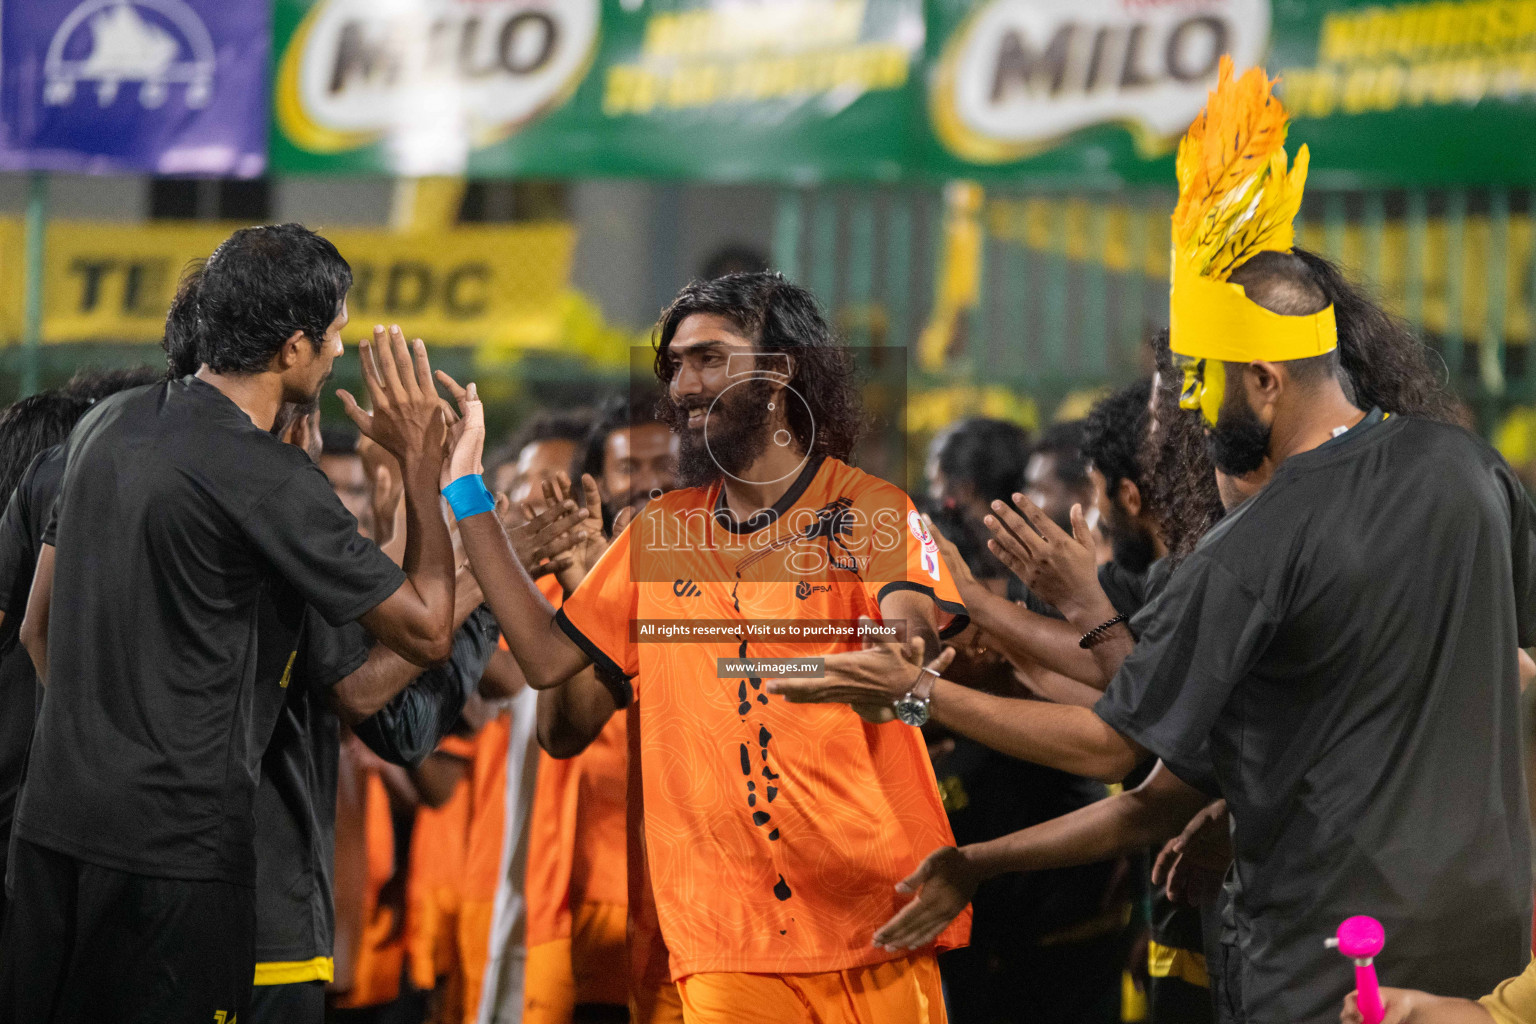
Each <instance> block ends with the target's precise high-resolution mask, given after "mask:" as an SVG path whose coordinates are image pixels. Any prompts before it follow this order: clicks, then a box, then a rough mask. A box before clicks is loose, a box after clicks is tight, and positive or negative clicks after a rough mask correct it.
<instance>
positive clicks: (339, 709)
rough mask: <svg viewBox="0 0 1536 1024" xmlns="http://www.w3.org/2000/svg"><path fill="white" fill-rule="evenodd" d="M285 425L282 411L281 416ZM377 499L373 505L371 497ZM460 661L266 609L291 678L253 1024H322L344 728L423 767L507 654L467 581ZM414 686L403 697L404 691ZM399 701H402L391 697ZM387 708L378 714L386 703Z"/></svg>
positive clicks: (308, 418) (277, 745) (269, 662)
mask: <svg viewBox="0 0 1536 1024" xmlns="http://www.w3.org/2000/svg"><path fill="white" fill-rule="evenodd" d="M279 418H280V419H282V418H283V417H282V414H280V417H279ZM318 420H319V412H318V410H313V411H309V412H308V413H304V412H303V411H302V410H297V409H296V410H295V415H294V416H293V417H292V422H291V424H290V426H289V428H288V429H287V430H286V431H279V433H282V434H283V435H284V436H285V438H286V439H287V440H288V441H289V443H290V444H294V445H296V446H297V447H299V448H300V449H301V450H304V451H306V452H308V453H309V455H310V457H311V458H313V457H314V456H315V448H316V447H317V446H316V445H315V444H312V443H311V442H312V441H317V440H318V433H319V432H318V430H316V429H315V427H316V426H317V424H318ZM365 500H366V499H365ZM458 582H459V588H458V592H457V593H456V594H455V597H454V619H455V625H456V626H457V627H458V629H457V632H456V633H455V634H454V641H453V656H452V657H451V658H449V660H448V662H447V663H446V664H444V665H440V666H434V667H433V668H430V669H428V670H427V671H426V672H424V673H423V672H420V670H419V669H418V668H417V667H416V666H414V665H412V664H411V663H410V662H408V661H406V660H405V659H403V658H401V657H400V656H399V655H397V654H395V653H394V652H393V651H390V650H389V649H388V648H387V647H385V646H383V645H382V644H379V643H376V642H375V641H374V640H373V639H372V638H371V637H369V636H368V633H367V631H366V630H364V629H363V628H362V627H361V626H359V625H357V624H356V623H348V624H347V625H343V626H339V627H336V626H332V625H330V624H329V623H327V622H326V621H325V620H324V619H323V618H322V617H321V616H320V615H319V614H318V613H317V612H315V611H314V610H313V609H306V610H305V613H304V616H303V619H302V621H301V623H300V629H299V633H298V636H297V639H295V638H294V636H293V634H292V633H291V632H290V631H289V630H287V629H285V628H284V626H283V624H282V622H281V621H278V617H277V615H276V614H275V613H276V609H275V608H274V607H272V606H270V605H269V606H268V607H266V608H264V609H263V612H264V617H263V622H262V625H261V626H259V627H258V631H259V633H260V636H261V647H262V655H261V656H262V658H263V663H264V665H265V667H264V668H259V669H258V677H259V678H277V677H280V676H281V675H282V673H283V672H285V671H288V665H289V659H292V670H291V672H290V674H289V682H288V686H287V688H286V690H287V696H286V699H285V700H284V702H283V708H282V710H281V712H279V714H278V718H277V724H276V726H275V728H274V729H273V731H272V739H271V741H270V742H269V743H268V745H267V749H266V753H265V754H263V755H262V762H261V768H262V770H261V785H260V788H259V789H258V790H257V792H256V802H255V809H256V974H255V989H254V991H253V992H252V995H251V1006H250V1010H249V1016H250V1022H251V1024H305V1022H310V1024H319V1021H320V1020H321V1019H322V1017H323V1015H324V1011H325V984H326V982H328V981H330V980H331V979H332V975H333V973H334V966H333V961H332V946H333V944H334V939H335V928H336V921H335V910H334V907H333V896H334V884H333V882H334V867H335V859H336V785H337V765H338V762H339V758H340V752H341V725H342V722H343V721H345V722H346V724H347V725H348V726H349V727H351V729H352V731H353V732H355V733H356V734H357V735H358V737H359V738H360V739H361V740H362V741H363V742H364V743H365V744H367V745H368V747H369V748H370V749H372V750H373V752H374V753H376V754H378V755H379V756H380V757H382V758H383V759H384V760H386V761H389V762H391V763H394V764H402V765H411V766H414V765H416V764H417V763H419V762H420V761H421V760H422V759H423V758H424V757H426V756H427V754H429V753H430V752H431V751H432V749H433V748H434V747H436V746H437V743H438V741H439V740H440V739H442V737H443V736H444V735H446V734H447V733H448V731H449V730H450V729H451V728H452V726H453V724H454V723H455V722H456V721H457V720H458V717H459V712H460V710H462V708H463V706H464V701H465V698H466V697H467V696H468V694H469V693H470V692H471V691H473V690H474V688H475V686H476V684H477V683H478V682H479V679H480V675H481V673H482V672H483V671H484V670H485V664H486V661H487V660H488V659H489V657H490V654H491V652H492V651H494V650H495V649H496V637H497V629H496V625H495V620H494V619H493V618H492V617H491V615H490V613H489V612H488V611H486V610H485V609H484V608H481V607H479V600H480V597H479V588H478V586H476V585H475V583H474V576H473V575H472V574H470V573H469V572H467V571H465V572H461V573H460V574H459V581H458ZM402 687H404V689H401V688H402ZM389 694H393V696H387V695H389ZM382 699H387V700H388V703H387V704H385V705H384V706H383V707H382V708H378V710H374V708H375V707H376V706H377V704H378V703H379V701H380V700H382Z"/></svg>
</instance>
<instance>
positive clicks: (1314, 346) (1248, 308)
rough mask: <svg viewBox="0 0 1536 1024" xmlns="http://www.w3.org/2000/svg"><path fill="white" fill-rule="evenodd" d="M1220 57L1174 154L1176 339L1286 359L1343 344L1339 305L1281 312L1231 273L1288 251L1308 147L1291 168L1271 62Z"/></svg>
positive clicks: (1172, 332)
mask: <svg viewBox="0 0 1536 1024" xmlns="http://www.w3.org/2000/svg"><path fill="white" fill-rule="evenodd" d="M1234 71H1235V69H1234V67H1233V64H1232V58H1231V57H1225V56H1224V57H1222V58H1221V61H1220V66H1219V69H1218V73H1217V78H1216V88H1215V89H1213V90H1212V91H1211V93H1210V96H1209V97H1208V98H1207V100H1206V106H1205V109H1204V110H1203V111H1201V112H1200V116H1199V117H1197V118H1195V121H1194V123H1193V124H1191V125H1190V126H1189V131H1188V132H1186V133H1185V134H1184V138H1183V139H1182V140H1181V141H1180V142H1179V153H1178V156H1177V158H1176V159H1175V161H1174V165H1175V171H1176V173H1177V175H1178V179H1179V202H1178V205H1177V206H1176V207H1175V208H1174V211H1173V291H1172V294H1171V295H1170V296H1169V300H1170V301H1169V311H1168V327H1169V342H1170V345H1171V347H1172V349H1173V351H1174V352H1177V353H1178V354H1179V355H1182V356H1187V357H1190V358H1194V359H1215V360H1222V361H1224V362H1229V363H1247V362H1252V361H1253V360H1255V359H1262V360H1266V361H1274V362H1284V361H1288V360H1292V359H1306V358H1308V357H1310V356H1320V355H1322V354H1323V353H1325V352H1332V351H1333V350H1334V349H1335V348H1336V347H1337V346H1338V333H1339V332H1338V326H1337V324H1336V323H1335V322H1334V315H1333V307H1332V306H1329V307H1328V308H1327V309H1324V310H1322V311H1320V312H1318V313H1313V314H1312V315H1310V316H1282V315H1280V314H1278V313H1273V312H1271V311H1269V310H1267V309H1265V308H1264V307H1262V306H1260V305H1259V304H1258V303H1256V302H1253V301H1251V300H1250V299H1249V298H1248V294H1247V293H1246V292H1244V291H1243V289H1242V288H1241V287H1240V286H1238V285H1235V284H1231V283H1229V282H1228V280H1227V277H1228V276H1229V275H1230V274H1231V273H1232V271H1233V270H1235V269H1237V268H1238V267H1240V266H1242V265H1243V264H1244V263H1246V262H1247V261H1248V260H1250V259H1252V258H1253V257H1254V256H1256V255H1258V254H1259V253H1261V252H1289V251H1290V250H1291V245H1292V240H1293V239H1294V237H1295V235H1294V229H1293V226H1292V223H1293V221H1294V220H1295V218H1296V213H1297V211H1298V210H1299V209H1300V208H1301V196H1302V192H1303V190H1304V189H1305V187H1306V182H1307V164H1308V153H1307V147H1306V146H1302V147H1301V148H1299V149H1298V150H1297V151H1296V162H1295V164H1294V165H1292V166H1291V167H1290V168H1289V169H1287V167H1286V164H1287V161H1286V155H1285V135H1286V128H1287V125H1288V123H1289V119H1288V118H1287V116H1286V113H1285V108H1284V107H1283V106H1281V105H1280V101H1279V100H1278V99H1276V98H1275V96H1274V94H1273V91H1272V90H1273V86H1274V83H1273V82H1271V81H1270V80H1269V77H1268V76H1267V75H1266V74H1265V73H1264V69H1263V68H1249V69H1248V70H1247V71H1245V72H1243V73H1242V74H1241V75H1239V76H1236V77H1234Z"/></svg>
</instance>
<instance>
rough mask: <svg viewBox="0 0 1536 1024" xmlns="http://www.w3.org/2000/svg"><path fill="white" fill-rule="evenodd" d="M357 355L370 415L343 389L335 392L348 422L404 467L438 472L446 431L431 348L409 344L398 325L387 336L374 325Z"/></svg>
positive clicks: (420, 344)
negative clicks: (427, 467) (429, 358)
mask: <svg viewBox="0 0 1536 1024" xmlns="http://www.w3.org/2000/svg"><path fill="white" fill-rule="evenodd" d="M357 354H358V362H360V363H361V364H362V367H363V384H364V385H365V386H366V387H367V388H368V401H369V406H370V408H371V411H366V410H364V409H363V408H362V407H361V406H359V405H358V404H357V399H355V398H353V397H352V394H351V392H349V391H347V390H346V389H345V388H339V389H337V391H336V394H337V396H338V397H340V398H341V405H342V408H343V409H344V410H345V411H346V414H347V418H348V419H350V420H351V421H352V422H353V423H354V424H356V425H357V429H358V430H359V431H361V432H362V433H363V434H364V435H365V436H367V437H370V438H372V439H373V440H375V441H377V442H378V443H379V444H380V445H381V446H383V447H384V449H385V450H386V451H388V452H389V453H390V454H391V455H393V456H394V457H395V458H397V459H399V460H400V463H401V465H402V466H405V467H416V466H422V465H430V467H431V468H432V471H433V473H434V474H435V473H436V472H437V467H438V462H439V461H440V460H441V458H442V447H443V438H444V436H445V434H446V429H447V428H446V425H445V424H444V423H443V417H442V411H441V407H440V405H439V399H438V397H437V389H436V388H435V387H433V386H432V366H431V364H430V363H429V362H428V361H427V346H426V345H425V344H424V343H423V342H422V340H421V339H420V338H417V339H416V340H415V341H413V342H411V343H410V344H409V345H408V344H406V340H405V334H404V333H403V332H402V331H401V330H400V327H399V325H398V324H395V325H392V326H391V327H390V328H389V331H388V332H387V333H386V332H385V330H384V328H383V327H375V328H374V329H373V340H372V341H371V342H370V341H369V340H368V339H366V338H365V339H363V340H362V341H361V342H359V343H358V346H357Z"/></svg>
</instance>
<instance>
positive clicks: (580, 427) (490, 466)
mask: <svg viewBox="0 0 1536 1024" xmlns="http://www.w3.org/2000/svg"><path fill="white" fill-rule="evenodd" d="M591 429H592V410H590V409H572V410H570V411H568V412H552V411H540V412H536V413H534V414H533V416H531V417H530V418H529V419H528V421H527V422H526V423H524V424H523V425H522V426H521V427H519V428H518V430H517V432H516V433H514V434H513V435H512V438H511V439H510V440H509V441H508V442H507V443H506V444H504V445H502V446H501V447H500V448H497V449H496V450H495V451H493V452H491V453H490V454H489V455H487V456H486V458H485V475H486V478H487V479H486V483H487V485H488V486H489V487H490V489H491V491H492V492H493V493H495V494H507V495H512V500H513V501H514V502H516V501H520V500H522V499H519V498H518V497H517V496H516V495H513V491H515V490H517V489H518V488H519V487H520V486H522V485H525V484H527V483H529V482H530V480H531V481H532V483H533V486H532V488H531V489H530V490H528V491H526V495H527V497H532V498H538V497H539V494H540V487H542V486H543V482H544V479H545V478H546V477H553V476H554V474H555V473H557V472H566V471H569V469H570V466H571V464H572V462H574V461H575V458H576V453H577V451H578V450H580V448H581V446H582V445H584V444H585V443H586V440H587V434H588V432H589V431H590V430H591ZM536 465H537V467H539V468H537V470H535V466H536ZM533 478H536V479H533Z"/></svg>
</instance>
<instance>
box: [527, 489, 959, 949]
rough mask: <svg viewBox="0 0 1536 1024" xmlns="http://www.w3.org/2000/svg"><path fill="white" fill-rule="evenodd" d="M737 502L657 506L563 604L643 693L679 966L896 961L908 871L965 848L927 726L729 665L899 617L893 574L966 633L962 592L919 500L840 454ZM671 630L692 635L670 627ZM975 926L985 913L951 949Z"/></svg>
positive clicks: (942, 944) (593, 648) (655, 815)
mask: <svg viewBox="0 0 1536 1024" xmlns="http://www.w3.org/2000/svg"><path fill="white" fill-rule="evenodd" d="M723 497H724V496H723V494H722V493H721V488H720V486H719V485H718V484H716V485H714V486H712V487H709V488H687V489H683V490H677V491H672V492H670V493H669V494H666V495H664V496H662V497H660V498H657V499H655V500H653V501H652V502H651V503H650V504H649V505H647V506H646V509H645V511H644V512H643V513H642V514H641V515H640V516H639V517H637V518H636V520H635V522H634V523H632V524H631V525H630V527H629V528H628V529H627V530H626V531H625V532H624V533H623V534H622V535H620V536H619V537H618V538H617V539H616V540H615V542H614V543H613V545H612V546H611V547H610V548H609V550H608V551H607V552H606V553H605V554H604V556H603V558H602V559H601V560H600V561H599V562H598V564H597V566H596V567H595V568H594V569H593V570H592V572H591V573H590V574H589V575H588V577H587V578H586V580H585V581H583V583H582V584H581V586H580V587H578V588H577V589H576V591H575V593H574V594H572V595H571V597H570V598H569V599H568V600H567V601H566V602H565V604H564V606H563V608H562V609H561V610H560V611H559V612H558V613H557V621H558V622H559V623H560V625H561V628H562V629H564V630H565V631H566V633H567V635H569V636H570V637H571V638H572V640H573V641H574V642H575V643H577V644H578V645H579V646H581V647H582V649H583V650H585V651H586V652H587V653H588V654H589V656H591V657H593V659H594V661H596V662H597V663H598V664H599V669H600V671H601V672H602V673H603V674H605V675H606V676H608V677H609V678H616V677H617V676H619V675H622V676H624V677H627V678H628V679H629V680H631V682H628V683H624V684H622V685H618V684H615V685H617V687H618V689H620V690H621V691H623V692H621V693H619V697H620V698H621V700H623V701H627V699H628V697H629V695H630V692H631V691H630V687H631V686H635V687H638V691H637V692H638V704H639V708H640V724H641V728H640V742H639V749H640V758H641V761H640V768H641V772H640V774H641V782H642V787H643V800H644V821H645V839H644V841H645V847H646V850H647V853H648V857H647V861H648V868H649V872H650V876H651V883H652V889H653V892H654V897H655V904H656V912H657V917H658V919H659V921H660V925H661V933H662V936H663V938H664V939H665V942H666V947H667V949H668V950H669V951H670V953H671V972H672V977H673V978H674V979H678V978H682V977H685V976H687V975H689V974H693V973H696V972H701V971H735V972H755V973H769V974H779V973H802V972H819V971H836V970H843V969H847V968H850V967H855V966H859V965H865V964H873V963H879V962H881V961H885V960H890V959H894V958H896V954H892V953H888V952H886V951H884V950H880V949H876V948H875V947H874V946H873V945H871V937H872V936H873V934H874V931H875V929H876V928H877V927H878V926H880V925H881V924H883V923H885V921H886V920H888V919H889V918H890V917H891V915H892V914H894V913H895V912H896V911H897V910H898V909H899V908H900V907H901V906H902V905H903V904H904V903H905V899H903V898H900V897H898V895H897V893H896V892H895V888H894V887H895V884H896V883H897V882H898V881H900V880H901V879H902V878H904V877H905V876H906V875H907V874H909V873H910V872H911V871H912V869H913V868H915V867H916V866H917V864H918V862H919V861H921V860H922V858H923V857H925V856H927V855H928V854H929V853H930V852H932V851H933V850H934V849H935V848H937V847H940V846H944V845H949V844H952V843H953V842H954V838H953V836H952V834H951V833H950V830H949V825H948V822H947V820H946V818H945V814H944V810H943V807H942V805H941V804H940V802H939V794H938V787H937V785H936V784H935V782H934V777H933V770H932V768H931V766H930V765H929V761H928V754H927V751H926V748H925V747H924V744H923V740H922V736H921V735H920V733H919V732H918V730H916V729H913V728H910V727H909V726H906V725H903V724H901V723H899V722H888V723H886V724H884V725H871V724H869V723H867V722H865V721H864V720H863V719H861V718H859V716H858V715H857V714H855V713H854V712H853V711H852V710H851V709H850V708H848V707H845V706H841V705H806V704H790V703H788V702H787V701H785V700H784V699H782V698H780V697H773V696H769V695H768V693H767V691H766V689H765V687H764V679H763V678H760V677H757V676H753V675H750V674H743V673H742V672H741V671H739V669H740V668H741V666H739V665H735V666H733V665H731V664H729V662H730V661H732V660H736V659H750V658H806V657H817V656H820V655H825V654H828V653H832V652H836V651H845V650H852V649H856V648H857V647H858V646H859V642H858V640H857V639H856V638H855V637H853V636H852V635H849V634H847V633H846V628H847V626H848V625H849V624H851V623H852V622H853V621H854V620H856V619H858V618H859V616H861V615H863V616H868V617H870V618H872V619H874V620H876V621H877V622H878V621H881V616H880V611H879V604H880V600H881V599H882V598H883V597H884V596H885V595H886V594H888V593H890V592H891V591H892V590H898V589H906V590H915V591H918V592H920V593H922V594H925V595H927V596H928V597H930V598H931V599H932V600H933V601H934V603H935V605H936V609H935V610H936V612H937V619H938V625H939V627H940V630H941V633H943V634H952V633H954V632H958V631H959V630H960V629H962V628H964V626H965V623H966V616H965V609H964V606H963V605H962V604H961V603H960V599H959V595H958V593H957V591H956V590H955V587H954V582H953V580H952V579H951V577H950V575H949V572H948V570H947V569H946V568H945V567H944V565H943V562H942V560H941V559H940V557H939V555H938V550H937V547H936V546H935V544H934V542H933V539H932V538H931V537H930V536H929V535H928V533H927V531H926V529H924V527H923V525H922V522H921V520H920V519H919V518H918V517H917V514H916V512H915V511H914V510H913V508H912V505H911V502H910V501H909V500H908V498H907V496H906V495H905V494H903V493H902V492H901V491H900V490H899V489H897V488H895V487H893V486H892V485H890V484H887V483H885V482H884V481H882V480H879V479H878V478H876V477H873V476H870V475H869V474H867V473H864V472H862V471H860V470H858V469H855V468H853V467H851V466H849V465H847V464H845V463H843V462H841V461H839V460H836V459H831V458H825V459H818V460H813V461H810V462H809V463H808V464H807V466H806V467H805V469H804V470H803V471H802V472H801V473H800V475H799V477H798V478H797V479H796V481H795V482H794V483H793V484H792V486H791V487H790V489H789V490H788V491H787V492H786V493H785V494H784V496H783V497H782V498H781V499H780V500H779V502H778V503H776V505H775V506H774V507H773V508H772V509H769V510H765V511H764V512H762V513H759V514H758V515H756V516H754V517H753V518H752V519H750V520H748V521H747V522H746V523H735V522H733V521H732V520H731V518H730V517H729V514H728V513H725V512H722V511H721V509H722V508H723ZM668 624H671V625H674V626H676V627H678V628H686V629H687V630H688V632H687V633H686V634H683V635H681V636H680V637H679V636H674V637H666V636H665V635H664V634H665V629H664V628H663V627H665V626H667V625H668ZM764 628H768V629H769V630H770V632H769V633H764V632H763V629H764ZM838 629H843V630H844V632H837V631H836V630H838ZM701 630H704V631H705V632H703V633H701V632H700V631H701ZM709 630H714V631H715V632H714V633H708V632H707V631H709ZM786 630H790V631H798V632H786ZM701 636H708V637H710V638H702V639H701ZM969 930H970V915H969V911H967V912H966V913H965V914H963V915H962V916H961V917H959V918H957V919H956V921H955V922H954V923H953V924H952V925H951V926H950V927H949V928H948V929H947V930H946V931H945V932H944V934H943V935H942V936H941V937H940V939H939V942H938V946H939V948H949V947H953V946H957V945H962V944H964V942H965V941H966V938H967V936H968V934H969Z"/></svg>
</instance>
